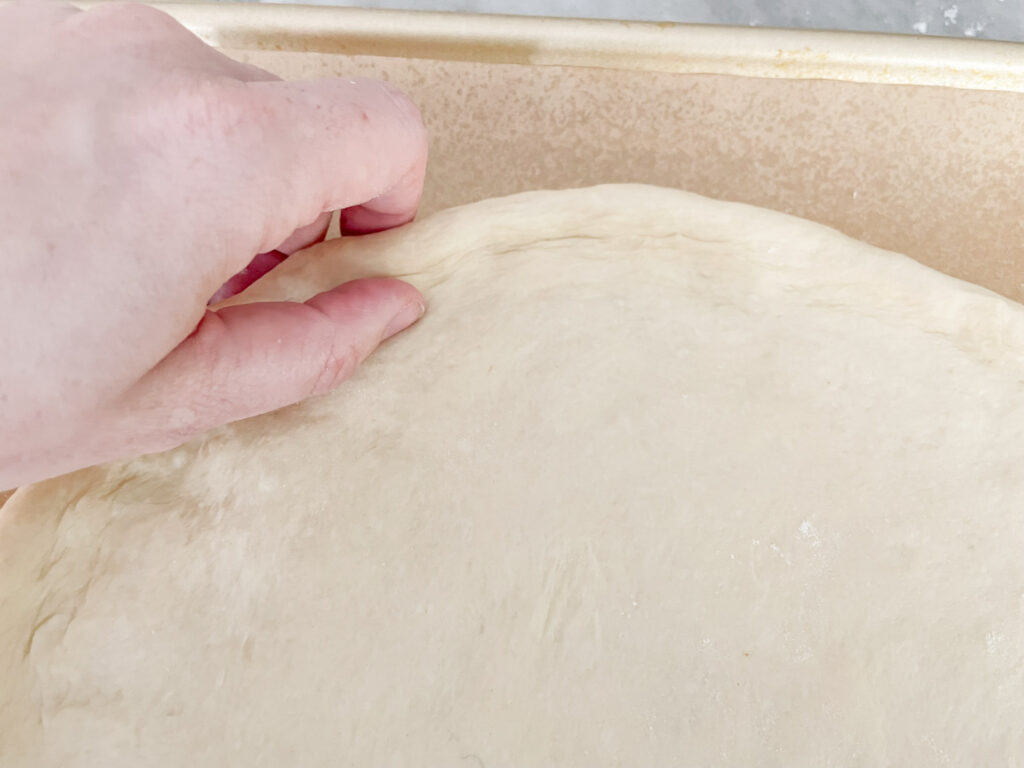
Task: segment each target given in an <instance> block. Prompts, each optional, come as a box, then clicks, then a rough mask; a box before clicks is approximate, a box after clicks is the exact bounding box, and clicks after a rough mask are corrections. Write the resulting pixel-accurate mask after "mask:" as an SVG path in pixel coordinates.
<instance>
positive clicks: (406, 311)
mask: <svg viewBox="0 0 1024 768" xmlns="http://www.w3.org/2000/svg"><path fill="white" fill-rule="evenodd" d="M426 309H427V307H426V305H425V304H424V303H423V302H422V301H414V302H412V303H411V304H406V305H405V306H404V307H402V309H401V310H400V311H399V312H398V314H397V315H395V316H394V317H393V318H391V322H390V323H388V325H387V327H386V328H385V329H384V338H385V339H390V338H391V337H392V336H394V335H395V334H396V333H398V332H399V331H404V330H405V329H406V328H408V327H409V326H410V325H412V324H413V323H415V322H416V321H417V320H419V319H420V318H421V317H423V313H424V312H425V311H426Z"/></svg>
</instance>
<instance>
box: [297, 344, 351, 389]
mask: <svg viewBox="0 0 1024 768" xmlns="http://www.w3.org/2000/svg"><path fill="white" fill-rule="evenodd" d="M358 365H359V354H358V352H357V351H356V348H355V347H354V346H352V345H351V344H346V343H335V344H332V345H331V346H330V348H329V351H328V353H327V354H326V355H324V356H323V357H322V358H321V360H320V362H319V365H318V367H317V371H316V374H315V376H314V377H313V382H312V385H311V386H310V389H309V395H310V396H313V395H322V394H324V393H326V392H329V391H331V390H332V389H334V388H335V387H336V386H338V385H339V384H341V382H343V381H344V380H345V379H347V378H348V377H349V376H351V375H352V373H353V372H354V371H355V369H356V366H358Z"/></svg>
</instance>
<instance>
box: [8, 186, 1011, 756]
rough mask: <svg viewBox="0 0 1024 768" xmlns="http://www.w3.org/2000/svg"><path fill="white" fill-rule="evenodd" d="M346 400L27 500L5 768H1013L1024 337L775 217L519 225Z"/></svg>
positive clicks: (327, 281)
mask: <svg viewBox="0 0 1024 768" xmlns="http://www.w3.org/2000/svg"><path fill="white" fill-rule="evenodd" d="M371 274H394V275H401V276H403V277H406V278H407V279H409V280H411V281H412V282H413V283H415V284H416V285H418V286H419V287H420V288H421V289H422V290H423V291H424V292H425V293H426V295H427V297H428V300H429V311H428V314H427V316H426V317H425V318H424V319H423V320H422V322H421V323H420V324H419V325H418V326H416V327H415V328H413V329H412V330H411V331H409V332H407V333H405V334H402V335H401V336H399V337H397V338H396V339H395V340H393V341H392V342H389V343H387V344H386V345H385V346H384V347H383V348H382V349H381V350H379V352H378V353H377V354H376V355H375V356H374V357H373V358H372V359H371V360H370V361H369V362H368V363H367V364H366V365H365V366H363V368H362V369H361V370H360V371H359V373H358V374H357V375H356V377H355V378H354V379H353V380H352V381H351V382H349V383H348V384H346V385H345V386H343V387H342V388H341V389H340V390H338V391H336V392H335V393H333V394H331V395H328V396H325V397H322V398H319V399H317V400H315V401H310V402H307V403H305V404H302V405H299V406H296V407H293V408H289V409H286V410H283V411H279V412H277V413H274V414H270V415H267V416H264V417H260V418H256V419H251V420H249V421H246V422H243V423H239V424H235V425H232V426H229V427H226V428H224V429H220V430H218V431H215V432H213V433H211V434H209V435H208V436H206V437H205V438H203V439H200V440H197V441H195V442H193V443H191V444H190V445H187V446H185V447H183V448H181V449H179V450H175V451H171V452H169V453H165V454H162V455H157V456H150V457H146V458H141V459H138V460H135V461H130V462H126V463H120V464H115V465H112V466H106V467H101V468H96V469H91V470H87V471H83V472H80V473H77V474H75V475H72V476H69V477H66V478H62V479H58V480H55V481H51V482H46V483H42V484H39V485H36V486H34V487H29V488H25V489H22V490H21V491H19V492H18V493H16V494H15V496H14V497H12V499H11V500H10V501H9V502H8V503H7V505H6V506H5V507H4V508H3V511H2V518H0V691H2V693H0V699H2V703H0V764H2V765H4V766H21V765H32V766H38V765H45V766H85V765H88V766H104V767H113V766H140V765H146V766H181V765H190V766H225V765H238V766H243V765H244V766H250V767H252V766H283V765H302V766H339V765H353V766H381V765H394V766H402V765H415V766H424V765H429V766H478V765H479V766H483V765H486V766H536V765H549V766H584V765H585V766H612V765H653V766H667V765H680V766H710V765H714V766H720V767H721V766H736V767H740V766H742V767H743V768H749V767H750V766H787V767H789V768H791V767H794V766H808V767H810V766H815V767H819V766H829V765H831V766H881V765H900V766H932V765H935V766H938V765H984V766H988V767H992V766H1020V765H1021V760H1022V759H1024V384H1022V381H1024V308H1022V307H1020V306H1018V305H1016V304H1014V303H1012V302H1010V301H1007V300H1005V299H1003V298H1000V297H998V296H996V295H994V294H991V293H988V292H986V291H984V290H981V289H979V288H975V287H973V286H970V285H967V284H965V283H961V282H958V281H956V280H953V279H951V278H949V277H946V276H944V275H941V274H939V273H936V272H933V271H931V270H928V269H926V268H924V267H922V266H920V265H918V264H916V263H914V262H912V261H910V260H909V259H906V258H904V257H902V256H897V255H893V254H890V253H886V252H882V251H879V250H876V249H874V248H871V247H868V246H866V245H863V244H860V243H857V242H854V241H851V240H849V239H847V238H845V237H843V236H842V235H840V234H838V233H836V232H833V231H831V230H828V229H826V228H823V227H820V226H817V225H814V224H811V223H808V222H804V221H800V220H797V219H793V218H789V217H786V216H783V215H780V214H777V213H771V212H768V211H762V210H758V209H753V208H749V207H745V206H740V205H732V204H727V203H721V202H714V201H710V200H706V199H702V198H699V197H696V196H693V195H689V194H685V193H682V192H676V191H669V190H661V189H654V188H647V187H638V186H622V187H602V188H595V189H589V190H580V191H571V192H540V193H531V194H525V195H520V196H516V197H511V198H507V199H502V200H492V201H487V202H483V203H479V204H476V205H471V206H468V207H465V208H461V209H454V210H451V211H447V212H445V213H442V214H439V215H436V216H434V217H432V218H430V219H428V220H425V221H423V222H421V223H418V224H415V225H413V226H410V227H407V228H404V229H402V230H400V231H397V232H392V233H386V234H382V235H375V236H371V237H367V238H363V239H351V240H345V241H344V242H343V243H341V244H340V245H339V244H338V243H337V242H335V243H328V244H326V245H323V246H320V247H318V248H314V249H312V250H311V251H308V252H306V253H304V254H302V255H300V256H298V257H296V258H294V259H292V260H290V261H289V262H287V263H286V265H284V266H283V267H282V268H281V269H280V270H278V271H277V272H275V273H274V274H273V275H272V276H271V277H270V278H267V279H265V280H264V281H261V283H258V284H257V285H256V286H254V288H253V289H252V290H251V292H250V293H249V295H248V297H247V298H251V299H265V298H279V297H284V296H287V297H290V298H305V297H306V296H308V295H311V294H313V293H315V292H317V291H319V290H321V289H322V288H324V287H326V286H328V285H332V284H334V283H336V282H339V281H342V280H347V279H350V278H354V277H357V276H365V275H371Z"/></svg>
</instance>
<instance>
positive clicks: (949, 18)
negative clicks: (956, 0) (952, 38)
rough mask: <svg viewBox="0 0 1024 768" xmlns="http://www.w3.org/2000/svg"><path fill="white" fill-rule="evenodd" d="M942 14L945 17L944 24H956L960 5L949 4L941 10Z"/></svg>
mask: <svg viewBox="0 0 1024 768" xmlns="http://www.w3.org/2000/svg"><path fill="white" fill-rule="evenodd" d="M942 16H943V18H944V19H945V24H946V26H947V27H948V26H950V25H951V24H956V20H957V17H958V16H960V6H958V5H951V6H949V8H947V9H946V10H944V11H943V12H942Z"/></svg>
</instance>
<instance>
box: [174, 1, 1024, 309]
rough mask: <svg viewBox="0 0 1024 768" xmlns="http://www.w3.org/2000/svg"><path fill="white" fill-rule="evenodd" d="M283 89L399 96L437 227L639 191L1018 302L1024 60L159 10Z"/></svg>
mask: <svg viewBox="0 0 1024 768" xmlns="http://www.w3.org/2000/svg"><path fill="white" fill-rule="evenodd" d="M161 7H163V8H164V9H165V10H168V11H169V12H170V13H172V14H174V15H175V16H177V17H178V18H179V19H180V20H181V21H182V22H183V23H185V24H186V25H187V26H189V27H190V28H191V29H193V30H194V31H195V32H196V33H197V34H199V35H200V36H201V37H203V38H204V39H205V40H207V41H208V42H210V43H212V44H215V45H218V46H219V47H221V48H223V49H225V50H226V51H227V52H228V53H230V54H231V55H232V56H235V57H237V58H239V59H243V60H245V61H248V62H251V63H253V64H257V65H259V66H261V67H265V68H266V69H269V70H271V71H273V72H276V73H277V74H279V75H281V76H283V77H288V78H302V77H325V76H339V75H366V76H373V77H383V78H387V79H389V80H392V81H394V82H396V83H398V84H400V85H401V86H402V87H404V88H405V89H406V90H408V91H409V92H410V93H412V95H413V96H414V97H415V98H416V100H417V101H418V102H419V103H420V105H421V106H422V109H423V112H424V115H425V117H426V120H427V123H428V126H429V128H430V131H431V135H432V144H431V164H430V170H429V178H428V183H427V194H426V198H425V205H424V207H425V210H427V211H430V210H435V209H438V208H442V207H447V206H450V205H456V204H459V203H465V202H470V201H472V200H477V199H480V198H484V197H489V196H493V195H501V194H507V193H511V192H516V191H520V190H526V189H535V188H541V187H549V188H562V187H572V186H580V185H587V184H595V183H600V182H612V181H638V182H647V183H651V184H662V185H666V186H672V187H681V188H685V189H690V190H693V191H696V192H699V193H702V194H705V195H709V196H712V197H717V198H724V199H728V200H738V201H742V202H747V203H753V204H756V205H762V206H766V207H769V208H774V209H777V210H781V211H786V212H788V213H793V214H796V215H799V216H804V217H807V218H810V219H814V220H816V221H821V222H824V223H826V224H830V225H832V226H834V227H837V228H838V229H840V230H842V231H844V232H846V233H848V234H850V235H852V236H854V237H857V238H861V239H864V240H867V241H869V242H871V243H874V244H876V245H879V246H882V247H885V248H890V249H892V250H896V251H900V252H903V253H907V254H909V255H911V256H913V257H914V258H917V259H919V260H920V261H923V262H925V263H927V264H930V265H932V266H934V267H936V268H938V269H941V270H943V271H945V272H948V273H950V274H953V275H957V276H959V277H963V278H965V279H967V280H971V281H974V282H976V283H979V284H982V285H985V286H987V287H989V288H992V289H994V290H997V291H999V292H1001V293H1004V294H1006V295H1008V296H1011V297H1013V298H1016V299H1021V298H1024V253H1022V244H1024V216H1022V212H1024V205H1022V203H1021V199H1022V194H1024V185H1022V184H1021V170H1022V169H1024V96H1022V92H1024V46H1020V45H1016V44H1010V43H991V42H981V41H973V40H971V41H968V40H944V39H937V38H921V37H904V36H886V35H864V34H848V33H825V32H808V31H780V30H763V29H741V28H730V27H701V26H687V25H674V24H644V23H625V22H614V21H580V20H564V19H544V18H529V17H493V16H492V17H487V16H465V15H459V14H443V13H416V12H397V11H368V10H357V9H341V8H322V7H321V8H312V7H295V6H273V5H262V4H260V5H252V4H244V5H239V4H233V3H225V4H210V5H192V4H182V3H169V4H166V5H163V6H161Z"/></svg>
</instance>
